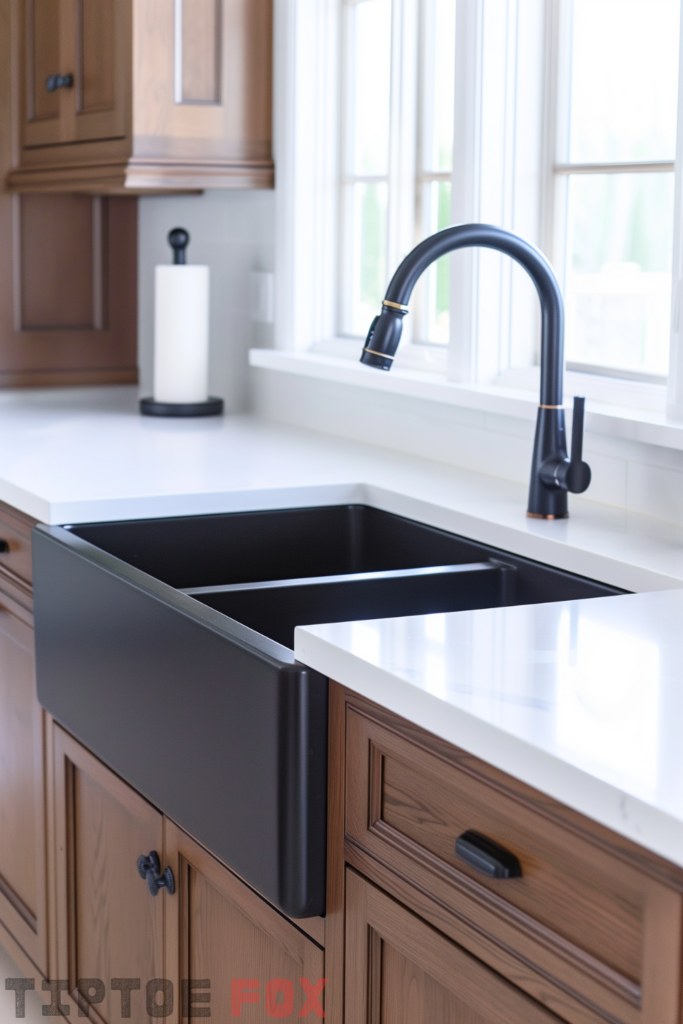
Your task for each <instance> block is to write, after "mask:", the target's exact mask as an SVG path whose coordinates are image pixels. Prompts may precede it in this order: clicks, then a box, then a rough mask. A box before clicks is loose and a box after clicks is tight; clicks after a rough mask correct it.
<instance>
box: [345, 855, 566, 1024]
mask: <svg viewBox="0 0 683 1024" xmlns="http://www.w3.org/2000/svg"><path fill="white" fill-rule="evenodd" d="M345 1021H346V1024H384V1022H386V1024H435V1022H437V1021H438V1024H462V1022H464V1021H467V1024H503V1022H504V1024H556V1022H557V1018H556V1017H555V1015H554V1014H551V1013H548V1011H547V1010H544V1009H543V1007H541V1006H539V1005H538V1004H537V1003H535V1002H534V1001H533V1000H531V999H529V998H528V997H527V996H525V995H524V994H523V993H522V992H520V991H519V989H516V988H515V987H514V986H513V985H510V984H509V983H508V982H506V981H504V980H503V979H502V978H501V977H499V976H498V975H496V974H494V972H493V971H490V970H489V969H488V968H487V967H485V966H484V965H483V964H482V963H480V962H479V961H478V960H476V959H475V958H474V957H472V956H470V955H469V954H468V953H466V952H465V951H464V950H463V949H461V948H460V947H459V946H457V945H456V944H455V943H454V942H450V941H449V940H448V939H446V938H445V937H444V936H443V935H441V934H440V933H439V932H438V931H436V930H435V929H434V928H430V926H429V925H428V924H426V923H425V922H424V921H422V920H420V918H419V917H416V916H415V915H414V914H411V913H410V911H408V910H407V909H406V908H405V907H403V906H401V904H400V903H398V902H397V901H395V900H393V899H391V897H390V896H388V895H387V894H386V893H384V892H382V891H381V890H380V889H378V888H377V887H376V886H374V885H371V884H370V882H368V881H367V880H366V879H364V878H362V877H361V876H360V875H357V874H356V873H355V872H354V871H351V870H349V871H347V883H346V1016H345Z"/></svg>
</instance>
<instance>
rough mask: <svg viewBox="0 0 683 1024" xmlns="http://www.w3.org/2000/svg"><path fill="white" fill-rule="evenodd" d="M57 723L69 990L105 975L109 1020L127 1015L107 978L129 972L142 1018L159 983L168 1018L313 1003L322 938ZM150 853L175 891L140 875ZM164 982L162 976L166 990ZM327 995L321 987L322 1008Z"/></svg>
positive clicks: (254, 1015)
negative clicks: (156, 887) (310, 992)
mask: <svg viewBox="0 0 683 1024" xmlns="http://www.w3.org/2000/svg"><path fill="white" fill-rule="evenodd" d="M54 730H55V738H54V751H55V773H54V774H55V805H56V807H55V815H56V851H57V853H56V869H57V870H56V890H57V949H58V955H57V963H58V972H59V977H60V978H64V979H68V991H69V992H70V993H71V996H72V999H75V998H77V995H76V988H77V982H78V980H79V979H82V978H90V979H100V980H101V981H102V982H103V984H104V987H105V991H104V998H103V999H102V1001H101V1002H98V1003H97V1005H96V1006H95V1007H94V1011H95V1012H96V1013H97V1014H98V1016H99V1018H100V1019H101V1021H104V1022H105V1024H111V1022H113V1021H115V1020H118V1019H119V1018H120V1016H121V993H120V992H119V991H117V990H113V989H112V986H111V984H110V981H111V979H112V978H129V979H130V978H132V979H136V980H139V982H140V988H139V989H137V988H134V989H133V990H132V991H131V993H130V999H131V1002H130V1009H131V1013H132V1019H134V1020H135V1019H137V1020H140V1021H143V1020H146V1019H147V998H148V996H147V986H148V984H150V983H154V984H155V985H156V986H157V988H158V994H157V996H156V1001H157V1004H158V1006H160V1007H161V1008H165V1009H166V1010H167V1011H168V1014H163V1015H164V1016H165V1015H168V1016H171V1015H172V1014H173V1015H174V1019H176V1020H180V1019H181V1018H182V1017H187V1016H188V1015H189V1008H190V1007H191V1008H192V1014H191V1015H192V1016H208V1015H209V1014H206V1013H201V1011H202V1010H206V1009H209V1010H210V1011H211V1012H210V1015H211V1016H215V1017H218V1018H220V1019H223V1018H226V1017H228V1016H229V1015H230V1014H231V1012H232V1009H234V1008H235V1006H236V1003H235V1001H236V1000H237V1003H238V1004H239V1006H240V1007H242V1013H241V1016H242V1017H243V1018H244V1019H245V1020H252V1021H256V1020H258V1021H261V1020H263V1021H265V1020H267V1019H268V1018H269V1017H270V1016H273V1015H276V1014H275V1009H276V1007H278V1006H281V1005H284V1006H285V1009H286V1008H287V1001H288V1000H289V999H290V997H291V1007H292V1013H293V1015H296V1014H298V1013H299V1011H300V1010H302V1009H303V1008H304V1006H305V1004H306V1001H307V996H306V991H305V986H304V985H303V984H302V981H301V979H302V978H303V979H306V980H307V981H308V982H310V984H311V985H312V986H315V985H316V984H319V982H320V979H322V978H323V977H324V955H323V950H322V949H321V947H320V946H319V945H318V944H316V943H315V942H314V941H313V940H312V939H311V938H310V937H309V936H308V935H307V934H306V933H305V932H304V931H303V930H301V929H300V928H298V927H297V926H296V925H294V924H293V923H292V922H291V921H289V920H288V919H287V918H286V917H285V916H284V915H283V914H281V913H279V912H278V911H277V910H275V909H274V908H273V907H272V906H271V905H270V904H269V903H267V902H266V901H265V900H264V899H263V898H262V897H261V896H259V895H258V894H257V893H255V892H254V891H253V890H252V889H250V888H249V886H247V885H246V884H245V883H244V882H242V881H241V879H239V878H238V877H237V876H236V875H234V874H233V873H232V872H231V871H229V870H228V869H227V868H226V867H225V866H224V865H223V864H221V863H220V862H219V861H217V860H216V859H215V858H214V857H212V856H211V854H209V853H208V852H207V851H206V850H205V849H204V848H203V847H201V846H200V845H199V844H198V843H197V842H195V840H193V839H192V838H191V837H190V836H188V835H187V834H186V833H185V832H183V831H182V829H180V828H178V827H177V826H176V825H175V824H174V823H173V822H172V821H170V820H169V819H167V818H163V816H162V815H161V814H160V812H159V811H157V810H156V809H155V808H154V807H152V806H151V805H150V804H149V803H147V801H146V800H144V799H143V798H142V797H141V796H140V795H139V794H138V793H137V792H136V791H135V790H133V789H132V788H131V787H130V786H128V785H126V784H125V783H124V782H123V781H122V780H121V779H120V778H119V777H118V776H117V775H115V774H114V773H113V772H111V771H110V770H109V769H108V768H106V767H105V766H104V765H103V764H102V763H101V762H100V761H99V760H98V759H97V758H96V757H94V756H93V755H92V754H91V753H89V752H88V751H87V750H86V749H85V748H84V747H82V746H81V744H79V743H78V742H77V741H76V740H74V739H73V737H71V736H70V735H69V734H68V733H66V732H65V731H64V730H62V729H61V728H59V726H55V727H54ZM152 850H155V851H156V852H157V853H158V855H159V858H160V862H161V867H162V870H165V869H166V868H170V869H171V871H172V874H173V881H174V892H173V894H170V893H169V892H168V891H166V890H162V891H161V892H159V893H158V894H157V895H156V896H152V895H151V894H150V893H149V891H148V889H147V884H146V882H145V881H144V880H143V879H141V878H140V875H139V873H138V870H137V859H138V857H139V856H140V855H141V854H144V855H148V854H149V853H150V852H151V851H152ZM155 979H163V984H164V985H166V990H165V994H164V991H163V990H162V988H161V985H162V981H161V980H157V981H156V982H155ZM190 979H193V981H192V985H191V986H189V980H190ZM235 986H237V987H236V988H235ZM190 988H191V989H192V992H190ZM93 994H95V995H97V992H93ZM206 996H208V999H207V998H205V997H206ZM254 997H256V999H257V1001H254ZM67 998H68V997H67ZM324 998H325V997H324V993H322V992H321V994H320V1002H321V1005H324ZM164 1000H165V1002H164ZM207 1003H210V1006H207V1005H206V1004H207ZM269 1010H270V1011H273V1012H269ZM185 1011H188V1012H185ZM159 1015H162V1014H159ZM237 1015H239V1014H237ZM313 1016H315V1014H313Z"/></svg>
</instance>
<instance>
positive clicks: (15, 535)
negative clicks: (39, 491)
mask: <svg viewBox="0 0 683 1024" xmlns="http://www.w3.org/2000/svg"><path fill="white" fill-rule="evenodd" d="M35 525H36V520H35V519H33V518H32V517H31V516H27V515H26V514H25V513H24V512H19V511H18V510H17V509H15V508H12V507H11V505H6V504H5V502H2V501H0V540H4V541H5V542H6V543H7V545H8V547H9V550H8V551H0V588H1V587H2V586H3V585H7V583H10V584H14V585H16V584H19V585H20V586H21V584H30V583H31V582H32V581H33V563H32V558H31V531H32V530H33V527H34V526H35Z"/></svg>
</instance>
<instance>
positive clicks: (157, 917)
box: [54, 726, 165, 1024]
mask: <svg viewBox="0 0 683 1024" xmlns="http://www.w3.org/2000/svg"><path fill="white" fill-rule="evenodd" d="M54 752H55V753H54V756H55V817H56V851H57V863H56V881H57V885H56V888H57V964H58V974H57V977H58V978H59V979H63V980H64V981H65V982H66V981H67V980H68V989H67V991H68V992H69V993H71V994H72V997H76V993H77V991H78V990H79V989H78V985H79V982H81V985H80V989H81V990H82V991H83V994H84V996H85V997H87V998H88V999H89V1000H92V1001H93V1002H96V1006H95V1010H96V1013H97V1015H98V1016H99V1017H100V1018H101V1019H102V1020H103V1021H104V1022H106V1024H113V1022H114V1021H119V1020H120V1019H121V1017H122V1016H127V1014H125V1013H123V1012H122V1009H127V1008H128V1007H127V1006H124V1007H123V1008H122V1000H123V1002H124V1003H126V1002H129V1003H130V1012H131V1019H133V1020H136V1019H137V1020H140V1021H143V1020H145V1021H146V1020H147V1013H146V1007H145V996H146V985H147V982H149V981H150V980H152V979H155V978H163V977H164V958H163V948H164V943H163V936H164V909H165V907H164V900H163V898H160V896H156V897H153V896H151V895H150V893H149V890H148V888H147V884H146V882H145V880H144V879H143V878H141V877H140V874H139V872H138V868H137V860H138V857H139V856H141V855H145V856H146V855H148V854H149V853H150V852H151V851H152V850H155V851H157V852H159V853H161V852H162V849H163V818H162V815H161V814H160V813H159V812H158V811H157V810H156V809H155V808H154V807H152V806H151V805H150V804H148V803H147V801H146V800H143V798H142V797H141V796H139V795H138V794H137V793H136V792H135V791H134V790H133V789H131V788H130V786H127V785H126V784H125V783H124V782H122V781H121V779H119V778H118V776H116V775H114V773H113V772H111V771H109V769H107V768H105V766H104V765H103V764H102V763H101V762H100V761H98V759H97V758H96V757H93V755H92V754H90V753H89V752H88V751H87V750H85V749H84V748H83V747H82V746H81V745H80V744H79V743H77V742H76V741H75V740H74V739H72V738H71V736H69V735H68V734H67V733H65V732H64V731H63V730H62V729H60V728H59V727H58V726H55V738H54ZM83 979H88V980H90V981H93V985H92V986H91V987H90V988H88V987H87V986H86V985H85V983H84V981H83ZM113 979H126V980H125V981H124V982H123V984H124V986H125V985H127V984H128V982H129V981H130V980H131V979H132V985H133V986H135V985H136V984H137V986H138V988H129V989H128V995H126V993H125V992H124V991H122V990H120V991H117V990H116V988H115V987H114V983H113ZM138 989H139V990H138ZM159 998H161V997H159ZM73 1015H74V1011H73V1010H72V1013H71V1016H73Z"/></svg>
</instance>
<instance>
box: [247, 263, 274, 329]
mask: <svg viewBox="0 0 683 1024" xmlns="http://www.w3.org/2000/svg"><path fill="white" fill-rule="evenodd" d="M251 319H252V320H253V321H254V323H257V324H272V323H273V321H274V319H275V275H274V274H270V273H265V272H264V271H261V270H254V271H252V273H251Z"/></svg>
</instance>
